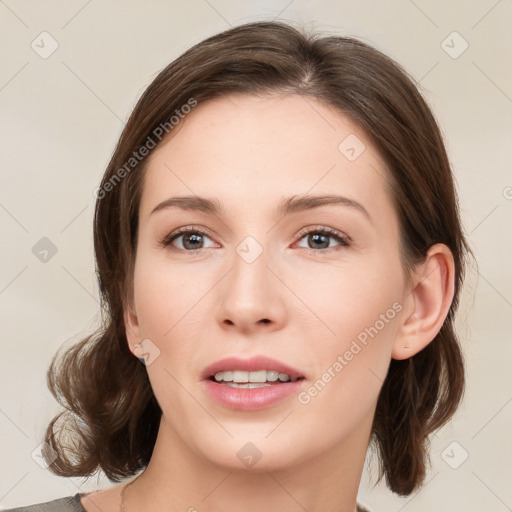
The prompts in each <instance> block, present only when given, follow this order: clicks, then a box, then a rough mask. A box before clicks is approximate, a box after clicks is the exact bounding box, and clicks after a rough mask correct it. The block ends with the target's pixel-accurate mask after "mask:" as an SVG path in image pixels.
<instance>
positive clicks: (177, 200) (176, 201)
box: [150, 194, 371, 222]
mask: <svg viewBox="0 0 512 512" xmlns="http://www.w3.org/2000/svg"><path fill="white" fill-rule="evenodd" d="M330 204H340V205H343V206H349V207H352V208H356V209H357V210H358V211H360V212H361V213H363V214H364V215H365V216H366V217H367V218H368V220H370V222H371V217H370V214H369V213H368V211H367V210H366V208H365V207H364V206H363V205H362V204H361V203H359V202H357V201H355V200H354V199H350V198H348V197H345V196H340V195H335V194H327V195H305V196H301V197H297V196H292V197H288V198H286V199H284V200H283V201H282V202H281V203H280V204H279V206H278V208H277V213H278V215H279V216H283V217H284V216H287V215H290V214H293V213H297V212H302V211H305V210H310V209H313V208H319V207H320V206H325V205H330ZM171 207H177V208H181V209H182V210H197V211H202V212H204V213H207V214H213V215H218V216H220V215H221V213H222V207H221V205H220V203H219V201H218V200H217V199H209V198H206V197H200V196H175V197H170V198H169V199H166V200H165V201H162V202H161V203H159V204H158V205H157V206H155V208H153V210H152V211H151V214H150V215H153V213H155V212H157V211H160V210H163V209H165V208H171Z"/></svg>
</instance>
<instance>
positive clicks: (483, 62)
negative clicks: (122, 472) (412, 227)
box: [0, 0, 512, 512]
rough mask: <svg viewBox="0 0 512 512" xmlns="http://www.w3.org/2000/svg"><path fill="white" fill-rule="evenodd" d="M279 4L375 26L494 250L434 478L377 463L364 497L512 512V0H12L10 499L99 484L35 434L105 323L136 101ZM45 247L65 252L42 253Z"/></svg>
mask: <svg viewBox="0 0 512 512" xmlns="http://www.w3.org/2000/svg"><path fill="white" fill-rule="evenodd" d="M273 18H277V19H282V20H285V21H297V22H299V23H301V24H303V25H305V26H306V27H308V28H312V29H315V30H318V31H320V32H323V33H331V34H340V35H351V36H356V37H359V38H361V39H362V40H364V41H366V42H368V43H370V44H373V45H375V46H376V47H377V48H379V49H380V50H382V51H384V52H385V53H387V54H388V55H390V56H391V57H393V58H394V59H396V60H397V61H398V62H399V63H401V64H402V65H403V66H404V67H405V68H406V69H407V70H408V71H409V72H410V73H411V74H412V76H413V77H414V78H415V80H416V81H417V82H419V84H420V87H421V90H422V91H423V93H424V95H425V97H426V98H427V100H428V101H429V103H430V105H431V106H432V108H433V110H434V112H435V114H436V116H437V118H438V120H439V123H440V125H441V128H442V130H443V133H444V134H445V137H446V144H447V147H448V151H449V154H450V157H451V161H452V163H453V168H454V172H455V175H456V179H457V183H458V190H459V195H460V205H461V212H462V217H463V222H464V225H465V229H466V232H467V234H468V237H469V240H470V242H471V244H472V246H473V249H474V252H475V255H476V257H477V259H478V264H479V267H478V270H477V269H476V268H475V267H473V268H471V269H470V271H469V273H468V280H467V285H466V287H465V289H464V294H463V301H462V307H461V309H460V314H459V317H458V326H459V332H460V335H461V337H462V342H463V347H464V351H465V354H466V358H467V372H468V386H467V392H466V397H465V400H464V403H463V406H462V407H461V409H460V410H459V412H458V413H457V415H456V416H455V418H454V420H453V421H452V422H451V423H450V424H449V425H447V426H446V427H445V428H443V429H442V430H441V431H440V432H438V433H437V435H436V436H434V438H433V440H432V451H431V454H432V455H431V458H432V468H431V469H430V471H429V474H428V477H427V481H426V484H425V486H424V488H423V489H422V490H421V491H420V492H419V493H417V494H415V495H412V496H409V497H408V498H404V499H402V498H398V497H396V496H394V495H392V494H391V492H390V491H388V490H387V489H386V487H385V486H384V484H382V483H381V484H379V485H378V486H376V487H372V482H373V481H374V480H373V479H372V478H373V476H372V475H375V468H374V467H373V469H372V463H371V461H369V464H368V469H367V470H366V471H365V473H364V476H363V480H362V483H361V489H360V499H361V501H362V502H363V503H365V504H367V505H368V506H369V507H371V508H372V509H373V510H375V512H399V511H404V512H413V511H414V512H432V511H434V510H435V511H445V510H446V511H447V510H450V511H451V512H452V511H453V512H455V511H481V510H485V511H486V512H491V511H496V512H501V511H506V510H511V509H512V490H511V487H510V479H511V476H512V475H511V464H510V460H511V459H512V446H511V441H510V434H509V431H510V424H511V418H512V403H511V402H512V386H511V381H512V379H511V376H510V374H511V371H510V360H511V356H512V350H511V348H510V332H511V329H510V327H511V317H512V315H511V313H512V286H511V281H512V275H511V269H512V266H511V265H510V262H511V261H512V244H511V237H510V226H511V222H510V221H511V217H512V175H511V173H510V169H511V160H512V158H511V149H510V148H511V142H512V138H511V136H512V116H511V114H512V71H511V67H510V62H509V58H510V53H511V50H512V31H511V30H510V20H511V19H512V4H511V2H510V1H509V0H498V1H497V0H482V1H479V2H476V1H475V2H467V1H461V0H459V1H456V2H450V3H448V2H443V1H440V0H436V1H431V2H427V1H422V0H414V1H413V0H401V1H396V2H377V1H373V2H359V1H356V0H350V1H333V0H323V1H311V2H307V1H305V0H291V1H290V0H283V1H273V2H271V1H262V2H236V1H235V0H192V1H189V2H186V3H185V2H180V3H178V2H176V3H173V2H164V1H149V2H142V1H138V2H133V1H131V2H122V1H120V0H115V1H100V0H89V1H86V0H72V1H67V2H63V1H62V2H56V1H47V2H29V1H21V0H19V1H17V0H6V1H0V40H1V47H2V53H1V57H0V58H1V69H0V108H1V127H0V130H1V139H0V140H1V153H0V154H1V171H0V172H1V187H0V226H1V233H2V248H3V250H2V252H1V256H0V258H1V265H0V311H1V330H2V334H1V336H2V342H1V343H2V357H1V358H0V365H1V375H2V385H1V387H0V432H1V436H0V461H1V464H0V507H4V508H7V507H13V506H15V505H22V504H30V503H35V502H41V501H46V500H50V499H54V498H57V497H61V496H68V495H71V494H74V493H75V492H78V491H86V490H91V489H93V488H94V487H95V485H97V484H98V479H97V478H92V479H91V480H90V481H89V482H86V483H85V484H84V480H83V479H64V478H58V477H56V476H54V475H52V474H51V473H50V472H49V471H47V470H45V469H44V468H42V467H40V466H39V465H38V461H39V459H38V457H37V450H38V448H37V447H38V445H39V444H40V442H41V440H42V435H43V432H44V429H45V427H46V425H47V423H48V421H49V420H50V419H51V417H52V416H53V415H54V413H55V412H57V410H58V407H57V404H56V403H55V401H54V400H53V398H52V397H51V395H50V393H49V391H48V390H47V388H46V382H45V373H46V369H47V366H48V364H49V362H50V359H51V357H52V355H53V354H54V353H55V351H56V350H57V349H58V348H59V347H60V346H61V345H62V344H64V343H72V342H74V341H77V340H78V339H80V338H81V337H82V336H84V335H85V334H87V333H89V332H91V331H92V330H93V329H95V328H96V327H97V326H98V325H99V324H98V323H99V318H100V316H99V303H98V291H97V285H96V282H95V273H94V255H93V247H92V215H93V201H94V197H93V191H94V189H95V188H96V187H97V186H98V184H99V181H100V178H101V176H102V174H103V170H104V168H105V166H106V164H107V163H108V160H109V158H110V155H111V153H112V151H113V149H114V145H115V143H116V142H117V138H118V136H119V134H120V132H121V129H122V127H123V125H124V122H125V121H126V120H127V118H128V115H129V113H130V111H131V109H132V108H133V106H134V104H135V102H136V100H137V99H138V97H139V96H140V94H141V93H142V92H143V90H144V89H145V87H147V85H149V83H150V82H151V80H152V79H153V78H154V77H155V76H156V74H157V72H158V71H159V70H160V69H162V68H163V67H164V66H165V65H167V64H168V63H169V62H170V61H171V60H173V59H174V58H176V57H177V56H178V55H180V54H181V53H182V52H183V51H184V50H186V49H187V48H188V47H189V46H191V45H192V44H194V43H196V42H198V41H200V40H201V39H203V38H205V37H207V36H209V35H212V34H214V33H216V32H220V31H222V30H225V29H227V28H229V27H230V26H234V25H239V24H241V23H244V22H247V21H255V20H259V19H273ZM42 33H43V34H42ZM52 51H53V53H51V52H52ZM44 237H46V238H48V239H49V240H50V241H51V244H49V242H48V241H47V240H44V241H42V242H41V239H42V238H44ZM37 244H43V245H44V244H46V246H45V247H53V246H54V247H53V252H55V254H53V252H52V250H51V249H50V252H49V253H48V254H47V260H46V261H41V259H40V257H38V256H37V254H38V249H40V247H41V245H37ZM34 247H35V248H34ZM32 454H33V456H31V455H32ZM466 457H467V458H466ZM106 483H108V482H107V481H106V480H105V479H101V478H100V479H99V484H101V485H105V484H106Z"/></svg>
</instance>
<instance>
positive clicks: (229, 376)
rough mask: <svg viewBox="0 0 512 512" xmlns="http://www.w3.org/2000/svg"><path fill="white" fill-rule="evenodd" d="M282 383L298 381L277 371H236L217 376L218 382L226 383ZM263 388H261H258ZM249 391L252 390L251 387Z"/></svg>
mask: <svg viewBox="0 0 512 512" xmlns="http://www.w3.org/2000/svg"><path fill="white" fill-rule="evenodd" d="M278 379H279V380H280V381H281V382H288V381H292V382H293V381H295V380H297V379H296V378H295V379H292V378H290V376H289V375H287V374H286V373H279V372H278V371H275V370H258V371H255V372H246V371H243V370H234V371H225V372H217V373H216V374H215V380H216V381H217V382H221V381H222V382H224V383H260V384H263V383H265V382H276V381H277V380H278ZM236 387H245V386H236ZM256 387H261V386H256ZM249 389H251V388H250V387H249Z"/></svg>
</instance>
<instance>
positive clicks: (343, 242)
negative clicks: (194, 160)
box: [160, 226, 351, 254]
mask: <svg viewBox="0 0 512 512" xmlns="http://www.w3.org/2000/svg"><path fill="white" fill-rule="evenodd" d="M310 233H315V234H322V235H328V236H330V237H332V238H334V239H335V240H336V241H337V242H339V246H334V247H327V248H325V249H311V248H310V247H301V249H303V250H305V251H307V252H309V253H316V254H318V253H320V254H325V253H330V252H332V251H333V250H336V249H338V248H340V247H348V246H350V242H351V239H350V237H349V236H347V235H344V234H342V233H340V232H339V231H336V230H334V229H332V228H328V227H326V226H321V227H313V228H311V227H310V228H305V229H302V230H301V231H300V232H299V233H298V234H297V237H299V240H302V239H303V238H304V237H305V236H306V235H309V234H310ZM186 234H199V235H205V236H207V237H209V238H210V236H209V234H208V233H207V232H206V231H204V230H203V229H201V228H199V227H196V226H187V227H184V228H179V229H177V230H176V231H173V232H172V233H171V234H169V235H167V236H166V237H164V239H163V240H161V241H160V246H162V247H168V246H170V245H171V244H172V242H174V240H176V239H177V238H179V237H180V236H183V235H186ZM175 249H177V250H178V251H181V252H187V253H191V254H197V253H198V252H200V251H202V250H203V249H208V247H201V248H199V249H191V250H186V249H180V248H177V247H176V248H175Z"/></svg>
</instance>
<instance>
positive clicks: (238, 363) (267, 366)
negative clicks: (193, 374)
mask: <svg viewBox="0 0 512 512" xmlns="http://www.w3.org/2000/svg"><path fill="white" fill-rule="evenodd" d="M233 370H243V371H247V372H257V371H258V370H275V371H278V372H279V373H286V374H287V375H289V376H290V378H291V379H298V378H299V377H304V375H303V374H302V373H301V372H300V371H299V370H297V369H295V368H292V367H291V366H288V365H287V364H284V363H282V362H281V361H278V360H277V359H272V358H271V357H266V356H253V357H251V358H249V359H241V358H239V357H226V358H224V359H221V360H219V361H216V362H215V363H213V364H211V365H210V366H208V367H206V368H205V369H204V370H203V371H202V372H201V380H205V379H209V378H210V377H211V376H212V375H215V374H216V373H217V372H223V371H233Z"/></svg>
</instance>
